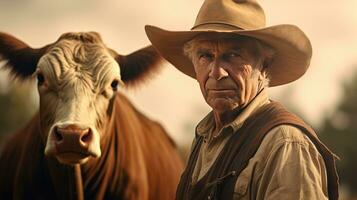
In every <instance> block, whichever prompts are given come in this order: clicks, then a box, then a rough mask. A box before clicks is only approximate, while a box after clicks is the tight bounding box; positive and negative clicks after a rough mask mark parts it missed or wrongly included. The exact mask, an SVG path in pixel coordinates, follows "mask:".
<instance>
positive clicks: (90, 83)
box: [37, 33, 121, 164]
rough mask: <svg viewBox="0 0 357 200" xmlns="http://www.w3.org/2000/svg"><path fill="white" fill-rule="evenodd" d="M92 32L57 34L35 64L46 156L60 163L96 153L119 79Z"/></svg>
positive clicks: (108, 56) (81, 161) (116, 67)
mask: <svg viewBox="0 0 357 200" xmlns="http://www.w3.org/2000/svg"><path fill="white" fill-rule="evenodd" d="M96 36H97V35H90V34H88V33H87V35H86V37H93V38H94V39H93V38H92V40H91V41H81V40H74V39H73V38H69V39H66V38H60V40H59V41H58V42H56V43H55V45H54V46H53V47H52V48H51V50H50V51H49V52H48V53H47V54H45V55H44V56H43V57H42V58H41V59H40V61H39V63H38V67H37V79H38V91H39V94H40V118H41V127H42V130H43V131H44V132H43V133H42V137H43V139H44V141H45V142H46V147H45V154H46V155H47V156H55V157H56V158H57V159H58V160H59V161H60V162H61V163H64V164H76V163H80V164H81V163H84V162H86V161H87V159H88V158H89V157H90V156H93V157H99V156H100V155H101V149H100V138H101V137H103V134H104V132H105V124H106V121H107V120H108V118H109V113H110V109H111V105H110V104H111V102H112V99H113V98H114V94H115V92H116V89H117V87H118V83H121V80H120V68H119V65H118V64H117V62H116V61H115V60H114V58H113V57H112V55H111V54H110V53H109V51H108V49H107V48H106V47H105V46H104V44H103V43H102V42H101V40H100V38H95V37H96Z"/></svg>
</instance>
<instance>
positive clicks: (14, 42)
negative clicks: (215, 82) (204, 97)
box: [0, 32, 183, 200]
mask: <svg viewBox="0 0 357 200" xmlns="http://www.w3.org/2000/svg"><path fill="white" fill-rule="evenodd" d="M63 38H66V39H71V40H80V41H81V42H89V43H96V42H102V41H101V38H100V36H99V34H97V33H94V32H91V33H67V34H63V35H62V36H61V37H60V39H59V40H58V41H60V40H61V39H63ZM58 41H57V42H58ZM55 44H56V42H55V43H53V44H50V45H47V46H45V47H43V48H39V49H33V48H31V47H29V46H28V45H27V44H25V43H24V42H22V41H20V40H18V39H16V38H14V37H13V36H11V35H8V34H5V33H1V32H0V56H1V58H0V61H2V60H6V61H7V63H6V65H5V66H6V68H7V69H10V72H12V75H14V76H15V77H17V78H19V79H23V80H25V79H30V78H31V77H32V76H31V75H32V74H33V73H34V72H35V70H36V68H37V63H38V61H39V60H40V58H41V57H42V56H43V55H44V54H45V53H46V52H48V50H49V49H50V48H51V47H52V46H53V45H55ZM108 50H109V51H110V53H111V55H112V56H113V57H114V58H115V60H116V61H117V62H118V63H119V65H120V68H121V78H122V80H123V81H124V82H125V83H126V84H127V85H129V86H131V85H136V84H138V83H141V82H143V80H144V79H147V77H149V76H150V74H153V72H154V71H155V70H157V69H158V68H159V66H160V65H159V64H158V63H159V62H160V60H161V58H160V56H159V55H158V54H157V52H156V51H155V50H154V48H153V47H152V46H148V47H146V48H144V49H141V50H138V51H136V52H134V53H132V54H129V55H127V56H122V55H119V54H117V53H116V52H115V51H113V50H110V49H108ZM107 114H108V115H107V117H105V120H104V121H105V123H104V125H105V131H104V132H103V133H102V134H101V136H100V137H101V138H100V148H101V151H102V153H101V154H102V155H101V157H99V158H93V157H91V158H90V159H89V160H88V162H86V163H85V164H82V165H81V166H80V168H79V164H77V165H75V167H73V166H69V165H63V164H60V163H59V162H58V160H57V159H56V158H54V157H45V154H44V149H45V145H46V141H44V138H43V137H42V135H43V134H41V132H42V131H43V130H42V129H43V128H41V125H40V121H41V120H46V119H42V118H41V117H43V116H41V117H40V114H36V115H35V116H34V117H33V118H32V120H31V121H30V122H29V123H28V124H27V125H26V126H25V127H24V128H23V129H21V130H20V131H18V132H17V133H14V134H12V135H11V137H10V138H9V139H8V141H7V143H6V146H5V147H4V149H3V152H2V153H1V155H0V199H77V198H80V197H81V193H82V192H83V194H84V197H85V199H131V200H134V199H138V200H145V199H153V200H160V199H163V200H164V199H173V198H174V196H175V191H176V185H177V183H178V180H179V177H180V174H181V171H182V168H183V164H182V161H181V159H180V158H179V155H178V153H177V151H176V148H175V145H174V143H173V142H172V141H171V140H170V138H169V137H168V135H167V133H166V132H165V130H164V129H163V127H162V126H161V125H160V124H158V123H157V122H155V121H152V120H150V119H149V118H148V117H146V116H145V115H143V114H142V113H140V112H139V111H137V110H136V109H135V108H134V107H133V105H132V104H131V103H130V101H129V100H128V99H127V98H126V97H125V96H124V95H123V94H122V93H118V94H116V96H115V97H114V98H112V100H111V103H110V106H109V108H107ZM78 185H80V187H78Z"/></svg>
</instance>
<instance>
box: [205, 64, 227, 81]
mask: <svg viewBox="0 0 357 200" xmlns="http://www.w3.org/2000/svg"><path fill="white" fill-rule="evenodd" d="M227 76H228V72H227V71H226V70H225V69H224V68H223V67H222V66H221V64H220V63H219V62H214V63H213V66H212V68H211V71H210V73H209V77H211V78H213V79H215V80H220V79H222V78H225V77H227Z"/></svg>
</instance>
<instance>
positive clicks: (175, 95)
mask: <svg viewBox="0 0 357 200" xmlns="http://www.w3.org/2000/svg"><path fill="white" fill-rule="evenodd" d="M260 2H261V4H262V6H263V7H264V9H265V12H266V15H267V24H268V25H275V24H282V23H291V24H296V25H298V26H299V27H300V28H301V29H302V30H304V32H305V33H306V34H307V35H308V36H309V38H310V39H311V42H312V45H313V49H314V53H313V59H312V62H311V67H310V69H309V70H308V72H307V73H306V74H305V76H303V77H302V78H301V79H299V80H298V81H296V82H294V83H292V84H289V85H288V86H280V87H276V88H271V89H270V92H271V94H272V98H273V99H275V100H278V101H282V102H283V103H285V104H289V105H293V106H294V107H295V109H296V110H299V111H300V114H301V115H303V116H304V118H305V119H306V120H307V121H309V122H311V123H312V125H313V126H318V125H319V123H320V122H321V119H322V117H323V116H324V115H329V114H330V113H332V111H333V107H334V105H335V104H336V102H337V101H338V100H339V98H340V95H341V92H340V83H341V82H342V81H343V80H345V79H348V78H349V75H350V74H351V73H350V72H351V71H352V70H353V69H352V68H353V66H356V63H357V57H356V52H357V28H356V23H357V12H356V8H357V1H355V0H343V1H332V0H314V1H311V0H300V1H287V0H269V1H268V0H264V1H263V0H262V1H260ZM201 4H202V0H150V1H128V0H125V1H124V0H117V1H109V0H102V1H94V0H76V1H73V0H62V1H51V0H12V1H5V0H1V1H0V31H3V32H7V33H11V34H13V35H14V36H16V37H18V38H20V39H23V40H24V41H25V42H27V43H28V44H30V45H31V46H33V47H40V46H43V45H46V44H48V43H51V42H53V41H55V40H56V39H57V38H58V37H59V36H60V34H62V33H64V32H70V31H97V32H99V33H100V34H101V35H102V38H103V40H104V41H105V43H106V44H107V45H108V46H109V47H111V48H113V49H116V50H117V51H118V52H119V53H123V54H127V53H130V52H132V51H134V50H136V49H138V48H141V47H143V46H145V45H147V44H149V41H148V39H147V38H146V35H145V32H144V25H146V24H151V25H156V26H159V27H162V28H165V29H169V30H189V29H190V28H191V26H192V25H193V23H194V19H195V17H196V14H197V11H198V10H199V8H200V6H201ZM7 84H8V81H7V79H6V75H4V73H3V72H2V73H1V74H0V92H6V88H7ZM125 93H127V94H128V95H129V96H130V98H131V99H132V100H133V102H134V104H135V105H136V106H137V107H138V108H139V109H140V110H142V111H143V112H145V113H146V114H147V115H149V116H150V117H152V118H153V119H156V120H157V121H159V122H161V123H162V124H163V125H164V126H165V128H166V129H167V130H168V131H169V133H170V134H171V135H172V137H173V138H174V139H175V140H176V141H177V142H178V143H179V144H188V143H190V142H191V138H192V136H193V134H194V133H193V129H194V126H195V124H196V123H197V122H198V121H199V120H200V119H201V118H202V117H203V116H204V115H205V114H206V113H207V112H208V111H209V108H208V107H207V106H206V104H205V102H204V100H203V99H202V97H201V94H200V91H199V88H198V85H197V83H196V82H195V81H194V80H192V79H191V78H189V77H187V76H185V75H183V74H181V73H179V72H178V71H177V70H176V69H174V68H173V67H172V66H171V65H167V66H165V67H164V69H163V70H162V71H161V73H159V74H158V75H157V76H156V77H155V78H154V79H153V80H152V81H150V82H148V83H147V84H145V85H142V87H140V88H137V89H135V90H132V91H125ZM34 94H35V95H34V98H37V94H36V93H35V92H34Z"/></svg>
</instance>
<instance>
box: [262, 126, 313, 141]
mask: <svg viewBox="0 0 357 200" xmlns="http://www.w3.org/2000/svg"><path fill="white" fill-rule="evenodd" d="M266 140H268V142H274V143H299V144H303V145H308V144H310V143H311V141H310V139H309V138H308V137H307V135H306V134H305V133H304V132H303V131H302V130H301V129H299V128H298V127H296V126H293V125H289V124H282V125H278V126H276V127H274V128H273V129H271V130H270V131H269V132H268V133H267V136H266V137H265V139H264V140H263V142H264V141H266Z"/></svg>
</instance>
